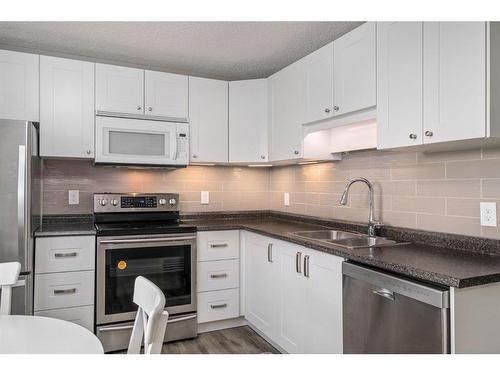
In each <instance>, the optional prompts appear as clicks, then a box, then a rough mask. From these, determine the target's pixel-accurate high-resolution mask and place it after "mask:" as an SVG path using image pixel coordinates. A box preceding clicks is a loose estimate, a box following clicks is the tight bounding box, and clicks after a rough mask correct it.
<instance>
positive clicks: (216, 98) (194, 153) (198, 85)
mask: <svg viewBox="0 0 500 375" xmlns="http://www.w3.org/2000/svg"><path fill="white" fill-rule="evenodd" d="M189 112H190V116H189V117H190V118H189V121H190V141H191V144H190V149H191V157H190V160H191V161H192V162H222V163H223V162H227V161H228V144H227V142H228V84H227V82H226V81H218V80H214V79H206V78H196V77H189Z"/></svg>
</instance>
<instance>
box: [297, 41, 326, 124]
mask: <svg viewBox="0 0 500 375" xmlns="http://www.w3.org/2000/svg"><path fill="white" fill-rule="evenodd" d="M302 63H303V66H304V78H305V81H304V83H305V88H304V89H305V113H304V121H303V123H309V122H313V121H319V120H323V119H325V118H328V117H330V116H332V115H333V42H332V43H329V44H327V45H326V46H324V47H322V48H320V49H318V50H316V51H314V52H313V53H311V54H309V55H307V56H306V57H304V58H303V59H302Z"/></svg>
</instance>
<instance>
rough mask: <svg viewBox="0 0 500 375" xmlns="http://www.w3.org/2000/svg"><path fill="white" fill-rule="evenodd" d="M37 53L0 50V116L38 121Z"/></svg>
mask: <svg viewBox="0 0 500 375" xmlns="http://www.w3.org/2000/svg"><path fill="white" fill-rule="evenodd" d="M38 60H39V57H38V55H33V54H30V53H21V52H13V51H2V50H0V118H5V119H12V120H28V121H38V118H39V117H38V112H39V110H38V108H39V102H38V100H39V90H38V87H39V86H38V82H39V79H38V77H39V71H38Z"/></svg>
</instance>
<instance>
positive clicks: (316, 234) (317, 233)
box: [292, 230, 362, 242]
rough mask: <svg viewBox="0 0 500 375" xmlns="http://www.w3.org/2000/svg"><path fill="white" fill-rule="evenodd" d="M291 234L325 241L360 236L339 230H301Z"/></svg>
mask: <svg viewBox="0 0 500 375" xmlns="http://www.w3.org/2000/svg"><path fill="white" fill-rule="evenodd" d="M292 234H293V235H295V236H299V237H304V238H308V239H311V240H318V241H327V242H330V241H338V240H344V239H348V238H354V237H359V236H362V235H361V234H357V233H350V232H343V231H340V230H311V231H303V232H293V233H292Z"/></svg>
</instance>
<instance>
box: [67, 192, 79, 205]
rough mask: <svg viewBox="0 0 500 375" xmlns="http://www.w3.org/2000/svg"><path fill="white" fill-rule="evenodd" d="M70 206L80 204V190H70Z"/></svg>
mask: <svg viewBox="0 0 500 375" xmlns="http://www.w3.org/2000/svg"><path fill="white" fill-rule="evenodd" d="M68 204H80V190H68Z"/></svg>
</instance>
